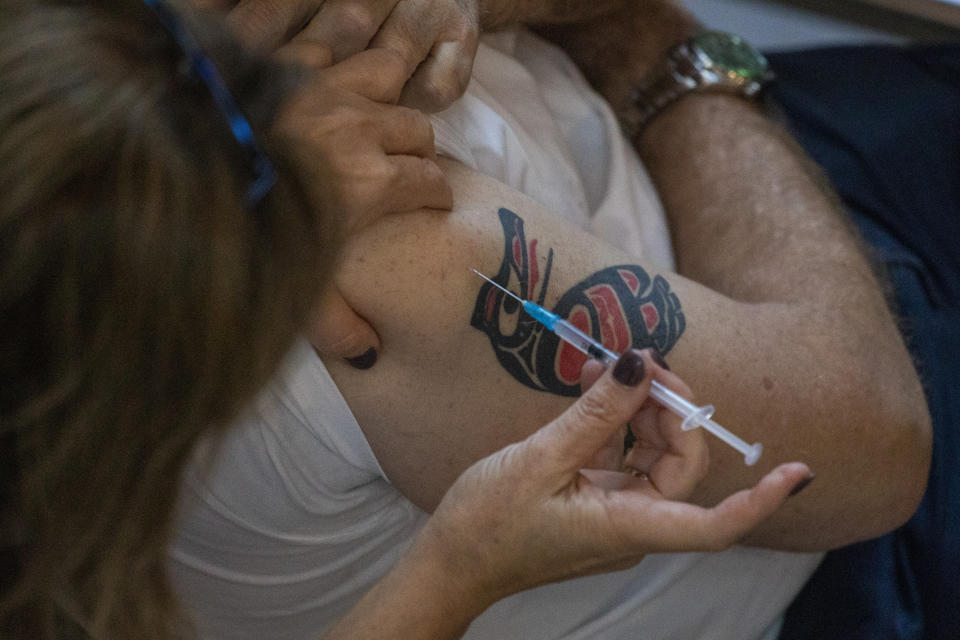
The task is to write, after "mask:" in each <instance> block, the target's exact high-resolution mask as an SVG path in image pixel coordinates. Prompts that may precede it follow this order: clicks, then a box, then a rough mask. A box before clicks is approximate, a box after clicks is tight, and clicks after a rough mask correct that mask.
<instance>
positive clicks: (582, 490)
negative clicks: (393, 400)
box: [413, 351, 812, 610]
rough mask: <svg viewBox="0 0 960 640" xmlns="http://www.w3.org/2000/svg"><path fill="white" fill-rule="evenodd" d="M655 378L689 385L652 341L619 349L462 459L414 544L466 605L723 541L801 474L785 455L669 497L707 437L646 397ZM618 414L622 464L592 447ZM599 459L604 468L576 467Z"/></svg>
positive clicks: (699, 464) (693, 477)
mask: <svg viewBox="0 0 960 640" xmlns="http://www.w3.org/2000/svg"><path fill="white" fill-rule="evenodd" d="M585 378H587V379H588V381H589V379H590V378H593V379H596V374H595V373H590V372H586V373H585ZM653 379H656V380H658V381H659V382H661V383H662V384H665V385H667V386H668V387H670V388H672V389H674V390H675V391H677V392H679V393H684V394H689V390H688V389H687V388H686V386H685V385H683V383H682V382H681V381H680V380H679V379H678V378H677V377H676V376H674V375H673V374H671V373H670V372H668V371H666V370H665V369H663V368H662V367H661V366H659V365H658V364H657V363H656V362H655V361H654V359H653V357H652V355H651V352H649V351H647V352H636V351H634V352H629V353H627V354H625V355H624V356H622V357H621V358H620V360H619V361H618V362H617V364H616V365H615V366H614V367H613V368H612V370H611V371H608V372H606V373H604V374H603V375H602V376H601V377H600V378H599V380H598V381H597V382H596V383H595V384H594V385H593V386H592V387H591V388H590V389H589V390H588V391H587V392H586V393H585V394H584V395H583V396H582V397H581V398H580V399H579V400H578V401H577V402H576V403H574V404H573V405H572V406H571V407H570V408H569V409H568V410H567V411H566V412H564V413H563V414H562V415H561V416H560V417H558V418H557V419H556V420H554V421H553V422H551V423H550V424H548V425H547V426H545V427H543V428H542V429H540V430H539V431H538V432H536V433H535V434H533V435H532V436H530V437H529V438H527V439H526V440H524V441H523V442H520V443H517V444H515V445H512V446H510V447H507V448H506V449H504V450H502V451H500V452H498V453H496V454H493V455H492V456H490V457H488V458H485V459H483V460H481V461H479V462H477V463H476V464H475V465H474V466H473V467H471V468H470V469H468V470H467V471H466V472H465V473H464V474H463V475H462V476H461V477H460V479H459V480H458V481H457V482H456V483H455V484H454V485H453V486H452V487H451V488H450V490H449V491H448V493H447V495H446V496H445V497H444V499H443V501H442V502H441V504H440V506H439V507H438V509H437V511H436V513H435V514H434V516H433V518H432V519H431V520H430V522H429V523H428V525H427V527H426V528H425V529H424V531H423V532H422V535H421V536H420V537H419V538H418V541H417V543H416V544H415V547H414V550H413V553H414V555H418V554H419V557H421V558H426V557H430V556H434V557H435V556H437V555H440V556H441V557H442V560H441V561H440V562H441V564H443V565H445V566H446V568H447V573H448V574H449V575H450V576H452V578H451V579H452V580H454V581H456V580H463V581H464V582H465V583H468V584H467V585H466V586H465V587H464V588H462V589H461V590H459V591H458V590H457V588H456V586H453V587H451V593H463V594H466V595H465V596H464V597H470V598H474V597H475V598H477V599H478V600H479V602H475V604H476V605H477V606H475V607H474V610H476V609H477V608H482V607H483V606H487V605H489V604H491V603H492V602H494V601H495V600H497V599H499V598H502V597H504V596H506V595H509V594H511V593H515V592H517V591H520V590H523V589H527V588H530V587H534V586H537V585H540V584H543V583H547V582H553V581H557V580H563V579H566V578H571V577H574V576H580V575H586V574H592V573H599V572H604V571H612V570H617V569H623V568H626V567H628V566H631V565H633V564H635V563H637V562H639V561H640V560H641V559H642V558H643V556H644V555H646V554H647V553H654V552H680V551H718V550H721V549H725V548H727V547H729V546H731V545H733V544H734V543H736V542H737V541H738V540H739V539H740V538H742V537H743V536H744V535H745V534H746V533H747V532H748V531H750V529H752V528H753V527H754V526H756V525H757V524H758V523H760V522H761V521H762V520H763V519H765V518H766V517H767V516H769V515H770V514H771V513H773V512H774V511H775V510H776V509H777V508H778V507H779V506H780V505H781V504H782V503H783V501H784V500H786V498H787V497H788V496H789V495H790V493H791V491H792V490H794V489H795V488H798V487H800V485H802V484H804V483H806V482H809V480H810V478H811V477H812V476H811V474H810V470H809V469H808V468H807V467H806V465H804V464H801V463H790V464H784V465H781V466H779V467H777V468H776V469H774V470H773V471H772V472H770V473H769V474H768V475H766V476H765V477H763V478H762V479H761V480H760V481H759V483H758V484H757V485H756V486H755V487H753V488H751V489H747V490H744V491H740V492H738V493H736V494H734V495H732V496H730V497H728V498H727V499H726V500H724V501H723V502H721V503H720V504H718V505H716V506H715V507H713V508H703V507H699V506H695V505H691V504H686V503H683V502H678V501H677V500H679V499H683V498H684V497H686V496H688V495H689V494H690V492H691V491H692V490H693V488H694V487H695V486H696V484H697V483H698V482H699V481H700V480H701V479H703V476H704V474H705V473H706V469H707V448H706V446H705V444H704V442H703V435H702V433H700V430H694V431H690V432H683V431H682V430H681V428H680V419H679V418H677V417H676V416H674V415H673V414H671V413H669V412H668V411H666V410H665V409H662V408H660V407H659V406H658V405H656V404H655V403H654V402H653V401H652V400H648V393H649V389H650V382H651V380H653ZM627 422H629V423H630V424H631V426H632V428H633V430H634V432H635V434H636V438H637V443H636V445H634V448H633V449H631V450H630V451H629V452H628V453H627V455H626V457H625V459H624V461H623V464H622V465H621V469H622V470H619V471H617V470H611V469H610V466H611V465H610V456H609V455H600V456H599V457H598V453H599V452H601V451H602V450H604V449H605V448H609V446H610V444H611V442H618V441H617V440H616V438H618V437H619V435H618V434H622V427H623V425H624V424H626V423H627ZM612 439H613V440H612ZM619 443H620V446H621V447H622V439H620V440H619ZM608 453H609V452H608ZM598 461H600V465H602V466H603V467H604V468H603V469H592V470H591V469H585V468H584V467H587V466H597V465H596V464H595V463H597V462H598ZM628 471H630V472H628Z"/></svg>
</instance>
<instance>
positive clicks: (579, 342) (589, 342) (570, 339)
mask: <svg viewBox="0 0 960 640" xmlns="http://www.w3.org/2000/svg"><path fill="white" fill-rule="evenodd" d="M552 329H553V332H554V333H556V334H557V336H558V337H559V338H560V339H561V340H563V341H564V342H567V343H569V344H571V345H573V346H574V347H576V348H577V349H579V350H580V351H582V352H584V353H585V354H587V355H588V356H590V357H591V358H596V359H597V360H599V361H601V362H603V363H605V364H608V365H611V364H613V363H614V362H616V361H617V358H619V356H618V355H617V354H615V353H614V352H612V351H610V350H609V349H607V348H606V347H604V346H603V345H602V344H600V343H599V342H597V341H596V340H594V339H593V338H591V337H590V336H588V335H587V334H585V333H584V332H583V331H580V329H577V328H576V327H575V326H573V325H572V324H570V323H569V322H567V321H566V320H563V319H562V318H561V319H559V320H557V322H556V323H555V324H554V325H553V327H552Z"/></svg>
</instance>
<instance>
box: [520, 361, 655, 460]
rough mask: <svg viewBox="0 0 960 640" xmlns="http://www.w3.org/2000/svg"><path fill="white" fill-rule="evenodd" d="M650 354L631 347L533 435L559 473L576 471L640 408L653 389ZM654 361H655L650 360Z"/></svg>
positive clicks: (540, 448)
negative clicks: (649, 362)
mask: <svg viewBox="0 0 960 640" xmlns="http://www.w3.org/2000/svg"><path fill="white" fill-rule="evenodd" d="M645 360H649V355H647V356H646V357H644V354H642V353H641V352H639V351H636V350H631V351H627V352H626V353H624V354H623V355H622V356H620V359H619V360H617V362H616V364H614V365H613V367H611V368H610V369H608V370H607V371H606V372H604V374H603V375H602V376H601V377H600V379H599V380H597V382H596V383H595V384H594V385H593V386H592V387H590V389H589V390H588V391H587V392H586V393H584V394H583V395H582V396H581V397H580V398H579V399H578V400H577V401H576V402H574V403H573V405H571V406H570V407H569V408H568V409H567V410H566V411H564V412H563V413H562V414H561V415H560V416H559V417H558V418H557V419H555V420H554V421H552V422H551V423H550V424H548V425H547V426H545V427H543V428H542V429H540V430H539V431H538V432H537V433H536V434H534V436H533V438H534V440H535V441H536V446H537V447H538V450H539V451H541V452H542V454H543V455H545V456H549V457H550V459H551V461H552V462H553V463H554V464H553V467H554V468H555V470H556V471H557V473H558V474H560V475H564V474H569V473H570V472H573V471H577V470H578V469H580V468H581V467H583V466H585V465H586V464H587V462H588V461H589V460H590V459H591V458H593V456H594V455H595V454H596V452H597V451H598V450H599V449H600V448H601V447H602V446H603V445H604V443H605V442H607V440H608V439H609V438H610V436H612V435H613V434H614V433H615V432H616V431H617V430H618V429H619V428H620V427H621V426H622V425H623V424H625V423H626V422H627V421H628V420H629V419H630V418H631V417H632V416H633V415H634V414H635V413H636V412H637V410H638V409H639V408H640V406H641V405H642V404H643V403H644V401H645V400H646V399H647V397H648V394H649V392H650V376H649V374H648V373H647V371H648V369H649V367H648V362H645ZM651 363H652V361H651Z"/></svg>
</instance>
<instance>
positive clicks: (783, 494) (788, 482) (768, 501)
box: [607, 462, 811, 552]
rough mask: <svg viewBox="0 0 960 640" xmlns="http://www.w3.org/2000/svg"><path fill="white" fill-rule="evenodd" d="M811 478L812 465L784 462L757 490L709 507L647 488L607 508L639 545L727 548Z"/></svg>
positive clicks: (659, 548)
mask: <svg viewBox="0 0 960 640" xmlns="http://www.w3.org/2000/svg"><path fill="white" fill-rule="evenodd" d="M810 476H811V474H810V469H809V468H808V467H807V465H805V464H803V463H800V462H792V463H789V464H784V465H780V466H779V467H777V468H776V469H774V470H773V471H771V472H770V473H768V474H767V475H766V476H764V477H763V478H762V479H761V480H760V482H759V483H757V485H756V486H754V487H753V488H751V489H746V490H744V491H739V492H737V493H735V494H733V495H731V496H730V497H728V498H727V499H726V500H724V501H723V502H721V503H720V504H718V505H717V506H715V507H713V508H712V509H704V508H702V507H698V506H695V505H691V504H687V503H684V502H672V501H668V500H657V499H652V498H651V495H650V494H648V493H647V492H643V491H638V492H621V493H620V494H618V499H617V500H616V501H612V502H611V503H610V504H609V505H608V508H607V511H608V513H609V514H610V519H611V522H612V523H613V524H614V526H616V527H617V529H618V531H621V532H622V533H623V535H624V536H625V537H626V538H627V539H628V540H629V539H631V538H632V544H633V545H635V546H636V547H637V548H638V549H642V550H645V551H648V552H652V551H667V550H669V551H722V550H723V549H726V548H729V547H730V546H732V545H733V544H736V543H737V542H738V541H739V540H741V539H742V538H743V537H744V536H745V535H747V533H749V532H750V531H751V530H752V529H753V528H754V527H756V526H757V525H758V524H760V523H761V522H763V521H764V520H765V519H767V518H768V517H770V515H772V514H773V513H774V512H775V511H776V510H777V509H779V508H780V507H781V506H782V505H783V503H784V502H785V501H786V500H787V498H788V497H789V496H790V493H791V491H793V489H794V488H795V487H796V486H797V485H798V484H799V483H801V482H803V481H805V480H806V479H807V478H809V477H810Z"/></svg>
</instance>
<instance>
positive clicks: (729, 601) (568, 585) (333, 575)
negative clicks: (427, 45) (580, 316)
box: [170, 31, 821, 640]
mask: <svg viewBox="0 0 960 640" xmlns="http://www.w3.org/2000/svg"><path fill="white" fill-rule="evenodd" d="M434 125H435V132H436V139H437V145H438V149H439V150H440V151H441V153H444V154H445V155H449V156H451V157H453V158H456V159H457V160H459V161H461V162H463V163H464V164H466V165H468V166H470V167H473V168H475V169H477V170H480V171H482V172H484V173H486V174H489V175H491V176H494V177H496V178H498V179H500V180H501V181H503V182H504V183H506V184H508V185H510V186H512V187H514V188H517V189H519V190H521V191H523V192H525V193H526V194H527V195H529V196H530V197H532V198H534V199H536V200H538V201H540V202H541V203H542V204H544V205H545V206H546V207H547V208H548V209H551V210H553V211H555V212H556V213H557V214H558V215H560V216H562V217H564V218H566V219H567V220H568V221H570V222H572V223H574V224H576V225H578V226H580V227H581V228H583V229H586V230H588V231H591V232H592V233H595V234H596V235H598V236H600V237H602V238H604V239H605V240H607V241H608V242H611V243H612V244H614V245H616V246H618V247H619V248H621V249H623V250H624V251H627V252H628V253H631V254H633V255H643V256H644V257H645V258H646V259H648V260H651V261H653V262H655V263H658V264H660V265H663V266H664V267H667V268H670V267H671V266H672V263H673V260H672V253H671V249H670V243H669V235H668V232H667V227H666V223H665V219H664V215H663V211H662V208H661V206H660V204H659V201H658V200H657V197H656V195H655V192H654V189H653V187H652V185H651V183H650V180H649V178H648V177H647V174H646V173H645V171H644V170H643V168H642V167H641V166H640V164H639V162H638V160H637V158H636V156H635V155H634V153H633V151H632V150H631V149H630V148H629V147H628V146H627V144H626V143H625V141H624V140H623V138H622V137H621V136H620V135H619V131H618V129H617V125H616V122H615V120H614V118H613V116H612V114H611V112H610V111H609V109H608V108H607V107H606V105H605V104H604V103H603V101H602V100H601V99H600V98H599V97H598V96H597V95H596V94H594V93H593V91H592V90H591V89H590V88H589V87H588V86H587V84H586V83H585V82H584V80H583V79H582V77H581V76H580V74H579V73H578V71H577V70H576V68H575V67H574V66H573V65H572V63H571V62H570V61H569V60H568V59H567V58H566V57H565V56H564V55H563V54H562V53H561V52H560V51H558V50H556V49H554V48H553V47H550V46H549V45H547V44H546V43H544V42H542V41H541V40H539V39H537V38H536V37H534V36H532V35H530V34H529V33H526V32H522V31H513V32H506V33H501V34H495V35H489V36H485V37H484V38H483V40H482V42H481V45H480V50H479V52H478V55H477V60H476V65H475V68H474V72H473V80H472V81H471V83H470V86H469V88H468V90H467V93H466V95H465V96H464V97H463V98H462V99H461V100H460V101H458V102H457V103H456V104H455V105H454V106H453V107H452V108H450V109H448V110H447V111H445V112H443V113H442V114H439V115H438V116H436V117H435V118H434ZM708 481H709V480H708ZM183 487H184V488H183V503H182V509H181V511H182V513H181V517H180V518H179V522H178V526H177V530H176V535H175V539H174V541H173V544H172V547H171V550H170V570H171V576H172V579H173V582H174V586H175V589H176V591H177V593H178V595H179V596H180V597H181V599H182V601H183V602H184V604H185V606H186V607H187V609H188V611H189V612H190V613H192V615H193V617H194V619H195V620H196V624H197V628H198V631H199V632H200V634H201V636H202V637H203V638H207V639H214V638H216V639H228V638H229V639H234V638H256V639H258V640H271V639H281V638H282V639H303V640H307V639H311V640H313V639H316V638H318V637H319V636H320V635H322V633H323V632H324V630H326V629H327V628H328V627H329V626H330V625H331V624H332V623H333V622H334V621H335V620H337V619H338V618H339V617H340V616H342V615H343V614H344V613H345V612H346V611H347V610H348V609H349V608H350V607H351V606H352V605H353V604H354V603H355V602H356V601H357V600H358V599H359V598H360V597H361V595H362V594H363V593H364V592H365V591H366V590H367V589H368V588H369V587H370V586H372V585H373V584H374V583H375V582H376V581H377V580H378V579H379V578H380V577H381V576H382V575H383V574H384V573H385V572H386V571H387V570H388V569H389V567H390V566H391V565H392V564H393V563H394V562H395V561H396V559H397V558H398V557H399V556H400V555H401V554H402V553H403V552H404V551H405V549H406V548H407V546H408V545H409V542H410V541H411V540H412V538H413V537H414V535H415V534H416V532H417V531H418V530H419V528H420V527H421V526H422V524H423V522H424V520H425V519H426V515H425V514H424V513H423V512H421V511H420V510H419V509H417V508H416V507H414V506H413V505H412V504H411V503H410V502H409V501H407V500H406V499H405V498H404V497H403V496H402V495H400V493H399V492H398V491H396V490H395V489H394V488H393V487H392V486H391V484H390V483H389V481H388V479H387V478H386V476H385V474H384V473H383V471H382V469H381V468H380V465H379V464H378V462H377V460H376V457H375V456H374V454H373V452H372V451H371V449H370V446H369V445H368V443H367V441H366V439H365V438H364V435H363V432H362V430H361V428H360V426H359V425H358V424H357V421H356V420H355V418H354V417H353V415H352V413H351V412H350V409H349V407H348V406H347V403H346V402H345V400H344V399H343V397H342V396H341V395H340V393H339V391H338V390H337V387H336V386H335V385H334V383H333V381H332V379H331V378H330V376H329V374H328V373H327V371H326V369H325V368H324V367H323V364H322V363H321V362H320V360H319V359H318V358H317V357H316V356H315V355H314V354H313V352H312V350H311V349H310V348H309V346H308V345H306V344H304V343H300V344H298V345H297V346H296V347H295V348H294V349H293V351H292V352H291V353H290V354H289V356H288V358H287V360H286V362H285V364H284V366H283V369H282V372H281V373H280V374H279V375H278V376H277V377H276V379H275V380H274V381H273V382H272V383H271V384H270V385H269V388H267V389H266V390H264V392H263V393H261V394H260V396H259V397H258V398H257V400H256V402H255V403H254V406H253V407H252V408H251V410H250V411H248V412H247V414H246V415H245V416H244V417H243V418H242V419H241V420H240V421H238V423H237V424H236V425H234V426H233V428H232V429H231V430H230V431H229V432H228V433H227V434H226V435H225V436H223V437H222V439H221V440H220V441H219V442H218V443H216V445H213V444H212V443H206V444H205V445H204V446H202V447H200V448H198V451H197V454H196V460H195V463H194V464H193V465H192V468H191V469H190V470H189V472H188V473H187V476H186V478H185V481H184V484H183ZM820 558H821V554H794V553H783V552H775V551H768V550H760V549H748V548H734V549H731V550H729V551H726V552H724V553H718V554H663V555H656V556H650V557H647V558H646V559H644V561H643V562H641V563H640V564H639V565H638V566H637V567H635V568H633V569H630V570H627V571H622V572H618V573H613V574H606V575H601V576H593V577H589V578H581V579H577V580H572V581H568V582H565V583H561V584H554V585H548V586H545V587H541V588H538V589H534V590H531V591H527V592H524V593H521V594H518V595H516V596H513V597H511V598H507V599H506V600H503V601H501V602H499V603H497V604H496V605H494V606H493V607H492V608H491V609H489V610H488V611H487V612H485V613H484V614H483V615H482V616H480V618H478V619H477V620H476V621H475V622H474V623H473V624H472V625H471V627H470V629H469V631H468V632H467V635H466V638H467V639H468V640H494V639H496V640H502V639H506V638H510V639H518V640H520V639H522V640H536V639H540V638H543V639H548V638H549V639H551V640H557V639H561V638H562V639H564V640H574V639H580V638H582V639H588V638H589V639H594V638H601V639H605V640H606V639H612V640H619V639H623V640H626V639H630V640H633V639H635V638H638V637H642V638H647V639H657V638H675V639H677V640H691V639H700V638H729V639H735V640H749V639H751V638H772V637H775V635H776V633H777V630H778V625H779V619H780V615H781V613H782V611H783V610H784V609H785V607H786V606H787V604H788V603H789V602H790V600H791V599H792V598H793V596H794V595H795V594H796V592H797V591H798V590H799V589H800V587H801V586H802V584H803V583H804V582H805V580H806V579H807V577H808V576H809V574H810V573H811V572H812V571H813V569H814V568H815V567H816V565H817V563H818V562H819V560H820ZM424 606H429V603H424Z"/></svg>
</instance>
